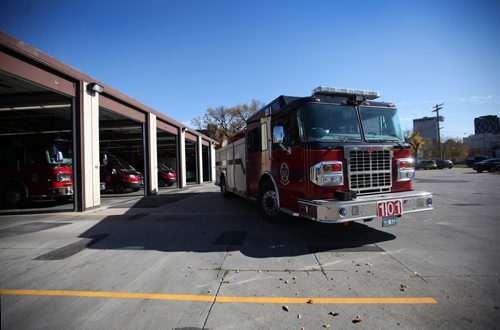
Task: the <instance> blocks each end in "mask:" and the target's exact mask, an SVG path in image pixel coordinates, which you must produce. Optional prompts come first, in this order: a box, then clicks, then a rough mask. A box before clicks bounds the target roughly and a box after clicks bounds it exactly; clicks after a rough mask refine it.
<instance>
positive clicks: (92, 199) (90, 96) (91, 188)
mask: <svg viewBox="0 0 500 330" xmlns="http://www.w3.org/2000/svg"><path fill="white" fill-rule="evenodd" d="M87 86H88V84H87V83H84V84H83V87H84V88H83V118H82V131H83V132H82V133H83V134H82V135H83V139H82V148H83V158H84V160H85V161H84V162H83V164H82V169H83V178H84V179H83V182H82V185H83V192H84V209H89V208H93V207H97V206H99V205H101V191H100V182H101V179H100V165H101V160H100V157H99V93H96V92H94V91H92V90H90V89H88V88H87Z"/></svg>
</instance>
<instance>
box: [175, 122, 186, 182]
mask: <svg viewBox="0 0 500 330" xmlns="http://www.w3.org/2000/svg"><path fill="white" fill-rule="evenodd" d="M186 130H187V128H186V127H181V128H179V170H178V174H180V180H179V178H178V177H177V180H179V188H184V187H185V186H186Z"/></svg>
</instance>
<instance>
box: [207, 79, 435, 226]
mask: <svg viewBox="0 0 500 330" xmlns="http://www.w3.org/2000/svg"><path fill="white" fill-rule="evenodd" d="M379 96H380V94H379V93H378V92H372V91H363V90H352V89H343V88H330V87H318V88H316V89H315V90H314V91H313V94H312V96H311V97H291V96H283V95H282V96H279V97H278V98H276V99H275V100H274V101H272V102H271V103H270V104H268V105H266V106H265V107H264V108H262V109H261V110H259V111H258V112H257V113H256V114H254V115H253V116H252V117H250V118H249V119H248V120H247V128H246V131H245V132H243V133H241V134H239V135H237V136H236V137H235V139H234V141H232V142H231V143H229V144H228V145H226V146H223V147H221V148H220V149H218V150H217V151H216V169H217V176H216V184H217V185H219V186H220V188H221V192H222V194H223V195H225V196H227V195H228V194H231V193H234V194H237V195H241V196H244V197H246V198H250V199H252V200H256V201H257V202H258V205H259V208H260V211H261V213H262V215H263V217H264V218H265V219H266V220H268V221H271V222H276V221H280V220H282V215H283V213H286V214H289V215H293V216H299V217H303V218H308V219H311V220H315V221H320V222H328V223H343V222H349V221H358V220H364V221H370V220H372V219H374V218H381V220H382V225H383V226H389V225H394V224H397V222H398V218H399V217H401V215H403V214H406V213H413V212H418V211H426V210H431V209H432V208H433V207H432V193H430V192H426V191H416V190H414V189H413V186H412V179H413V177H414V174H415V167H414V165H415V163H414V160H413V159H412V158H411V150H410V146H409V144H407V143H405V142H404V139H403V136H402V132H401V127H400V123H399V118H398V115H397V110H396V106H395V105H394V104H393V103H386V102H377V101H374V100H375V99H376V98H378V97H379Z"/></svg>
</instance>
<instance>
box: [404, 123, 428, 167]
mask: <svg viewBox="0 0 500 330" xmlns="http://www.w3.org/2000/svg"><path fill="white" fill-rule="evenodd" d="M404 138H405V141H406V142H407V143H409V144H410V146H411V150H412V152H413V155H414V156H413V158H415V160H416V159H417V157H418V152H419V151H421V150H422V149H423V146H424V144H425V140H424V138H422V137H421V136H420V134H419V133H418V131H410V130H406V131H405V132H404Z"/></svg>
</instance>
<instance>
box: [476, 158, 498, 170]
mask: <svg viewBox="0 0 500 330" xmlns="http://www.w3.org/2000/svg"><path fill="white" fill-rule="evenodd" d="M498 165H500V158H490V159H486V160H483V161H482V162H479V163H475V164H474V165H472V168H473V169H474V170H476V171H477V173H481V172H482V171H488V172H494V171H495V169H496V167H497V166H498Z"/></svg>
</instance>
